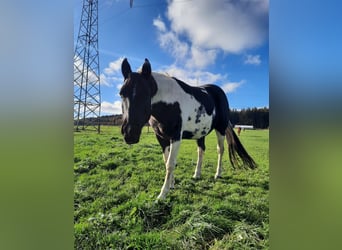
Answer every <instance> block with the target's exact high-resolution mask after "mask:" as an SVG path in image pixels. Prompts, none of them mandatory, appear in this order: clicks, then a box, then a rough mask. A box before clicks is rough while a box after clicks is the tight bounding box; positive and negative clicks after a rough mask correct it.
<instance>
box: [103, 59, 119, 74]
mask: <svg viewBox="0 0 342 250" xmlns="http://www.w3.org/2000/svg"><path fill="white" fill-rule="evenodd" d="M123 59H124V58H123V57H120V58H118V59H117V60H115V61H113V62H110V63H109V65H108V67H107V68H105V69H104V70H103V71H104V73H106V74H108V75H114V74H117V73H121V63H122V61H123Z"/></svg>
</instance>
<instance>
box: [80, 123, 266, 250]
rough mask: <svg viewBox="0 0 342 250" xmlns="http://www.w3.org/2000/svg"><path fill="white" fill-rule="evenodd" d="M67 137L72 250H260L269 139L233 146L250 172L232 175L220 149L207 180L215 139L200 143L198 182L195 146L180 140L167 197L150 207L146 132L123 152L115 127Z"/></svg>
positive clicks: (155, 149)
mask: <svg viewBox="0 0 342 250" xmlns="http://www.w3.org/2000/svg"><path fill="white" fill-rule="evenodd" d="M101 129H102V132H101V134H97V133H96V132H89V131H83V132H75V134H74V178H75V187H74V189H75V191H74V232H75V249H216V250H218V249H268V248H269V208H268V195H269V161H268V157H269V147H268V141H269V134H268V130H246V131H242V132H241V136H240V140H241V141H242V143H243V145H244V146H245V148H246V149H247V151H248V152H249V153H250V155H251V156H252V157H253V158H254V160H255V161H256V162H257V164H258V168H257V169H256V170H234V171H233V170H232V169H231V167H230V163H229V159H228V153H227V144H226V143H225V156H224V160H223V173H222V176H223V178H222V179H219V180H215V179H214V175H215V170H216V162H217V153H216V135H215V133H211V134H210V135H209V136H208V137H207V138H206V146H207V150H206V153H205V156H204V161H203V166H202V178H201V179H200V180H194V179H192V175H193V174H194V170H195V165H196V160H197V147H196V141H193V140H183V141H182V145H181V149H180V153H179V155H178V160H177V164H178V165H177V167H176V170H175V189H174V190H171V191H170V193H169V194H168V196H167V198H166V199H165V200H163V201H158V202H156V197H157V196H158V194H159V192H160V188H161V187H162V185H163V181H164V176H165V166H164V163H163V157H162V152H161V148H160V147H159V145H158V142H157V140H156V138H155V136H154V134H153V133H152V132H150V133H147V130H146V129H144V131H143V133H142V136H141V139H140V142H139V143H138V144H135V145H132V146H129V145H126V144H125V143H124V141H123V138H122V136H121V135H120V128H119V127H102V128H101Z"/></svg>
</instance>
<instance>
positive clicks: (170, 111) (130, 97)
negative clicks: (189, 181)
mask: <svg viewBox="0 0 342 250" xmlns="http://www.w3.org/2000/svg"><path fill="white" fill-rule="evenodd" d="M121 70H122V74H123V76H124V79H125V80H124V85H123V86H122V88H121V90H120V96H121V98H122V114H123V124H122V127H121V133H122V134H123V136H124V139H125V141H126V143H128V144H134V143H138V142H139V138H140V134H141V130H142V128H143V126H144V125H145V124H146V123H147V122H148V121H149V123H150V125H151V126H152V128H153V129H154V131H155V134H156V136H157V139H158V141H159V144H160V146H161V147H162V150H163V156H164V162H165V165H166V176H165V180H164V185H163V187H162V189H161V191H160V194H159V196H158V199H160V198H161V199H163V198H165V197H166V195H167V193H168V192H169V190H170V188H174V176H173V170H174V168H175V166H176V159H177V154H178V150H179V146H180V143H181V140H182V139H195V140H197V145H198V159H197V165H196V170H195V174H194V176H193V177H194V178H200V176H201V166H202V159H203V153H204V150H205V144H204V139H205V136H206V135H208V134H209V133H210V132H211V131H212V130H213V129H215V132H216V136H217V152H218V162H217V170H216V174H215V178H219V177H221V172H222V156H223V151H224V138H225V137H226V138H227V141H228V148H229V158H230V162H231V164H232V167H233V168H235V167H236V166H237V165H238V164H239V163H241V161H240V162H239V159H241V160H242V165H243V166H247V167H249V168H251V169H253V168H255V167H256V164H255V162H254V161H253V159H252V158H251V157H250V156H249V155H248V153H247V152H246V150H245V149H244V147H243V146H242V144H241V142H240V140H239V139H238V137H237V136H236V134H235V132H234V130H233V128H232V125H231V123H230V121H229V107H228V100H227V97H226V95H225V93H224V92H223V91H222V89H221V88H219V87H218V86H215V85H203V86H201V87H192V86H189V85H187V84H185V83H184V82H182V81H180V80H178V79H176V78H173V77H169V76H167V75H164V74H159V73H155V72H152V70H151V65H150V63H149V61H148V60H147V59H145V63H144V64H143V66H142V70H141V72H137V73H136V72H132V70H131V67H130V65H129V63H128V61H127V59H126V58H125V59H124V60H123V62H122V65H121Z"/></svg>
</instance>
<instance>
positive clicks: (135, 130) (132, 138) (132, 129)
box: [121, 124, 141, 144]
mask: <svg viewBox="0 0 342 250" xmlns="http://www.w3.org/2000/svg"><path fill="white" fill-rule="evenodd" d="M121 133H122V134H123V136H124V140H125V142H126V143H127V144H135V143H138V142H139V139H140V134H141V128H140V127H139V126H135V125H129V124H124V126H122V128H121Z"/></svg>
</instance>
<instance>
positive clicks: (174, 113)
mask: <svg viewBox="0 0 342 250" xmlns="http://www.w3.org/2000/svg"><path fill="white" fill-rule="evenodd" d="M151 115H152V117H151V118H150V123H151V126H152V128H153V129H154V131H155V133H156V134H157V135H158V136H160V137H162V138H164V139H169V140H174V141H177V140H180V139H181V138H180V137H181V129H182V117H181V109H180V107H179V103H178V102H175V103H172V104H168V103H165V102H162V101H161V102H157V103H155V104H153V105H152V112H151Z"/></svg>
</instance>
